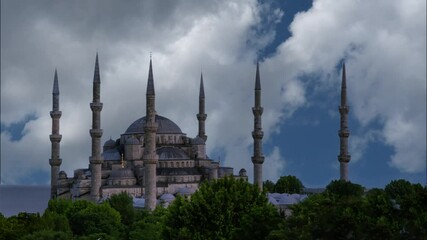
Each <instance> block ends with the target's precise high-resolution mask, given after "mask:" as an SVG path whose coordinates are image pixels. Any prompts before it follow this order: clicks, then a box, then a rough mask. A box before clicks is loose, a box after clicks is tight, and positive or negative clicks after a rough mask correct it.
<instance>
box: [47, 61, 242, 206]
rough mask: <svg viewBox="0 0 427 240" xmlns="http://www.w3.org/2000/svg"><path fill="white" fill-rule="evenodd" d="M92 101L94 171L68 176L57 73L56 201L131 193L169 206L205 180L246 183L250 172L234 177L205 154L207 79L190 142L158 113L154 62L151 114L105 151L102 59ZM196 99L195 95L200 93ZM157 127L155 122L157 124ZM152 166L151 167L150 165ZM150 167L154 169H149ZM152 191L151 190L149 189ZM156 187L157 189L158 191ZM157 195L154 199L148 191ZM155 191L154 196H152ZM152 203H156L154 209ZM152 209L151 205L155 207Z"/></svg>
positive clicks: (53, 194)
mask: <svg viewBox="0 0 427 240" xmlns="http://www.w3.org/2000/svg"><path fill="white" fill-rule="evenodd" d="M93 82H94V90H93V94H94V96H93V102H92V103H91V104H90V106H91V109H92V112H93V118H92V129H91V130H90V135H91V137H92V156H91V157H90V158H89V163H90V164H89V168H81V169H76V170H75V171H74V175H73V176H71V177H68V176H67V174H66V173H65V172H64V171H59V166H60V164H61V162H62V159H61V158H60V157H59V142H60V140H61V137H62V136H61V135H60V134H59V118H60V117H61V111H59V87H58V85H59V84H58V75H57V72H56V71H55V77H54V87H53V110H52V112H51V116H52V135H50V139H51V142H52V158H51V159H50V164H51V166H52V168H51V169H52V172H51V174H52V178H51V197H52V198H54V197H61V198H68V199H88V200H92V201H100V200H102V199H105V198H108V197H109V196H111V195H113V194H117V193H121V192H126V193H128V194H129V195H131V196H133V197H135V198H144V199H145V200H144V202H145V203H147V201H149V200H147V197H148V198H151V200H153V198H154V197H155V199H154V200H155V202H156V201H157V202H158V201H159V200H162V199H163V201H165V199H166V201H168V200H170V199H172V197H171V196H173V195H189V194H191V193H193V192H194V191H195V190H196V189H197V188H198V187H199V185H200V183H201V182H203V181H205V180H212V179H217V178H223V177H226V176H233V177H235V178H242V179H245V180H247V175H246V170H245V169H241V170H240V171H239V173H238V174H237V175H234V173H233V168H231V167H223V166H220V164H219V162H218V161H215V160H213V159H211V158H209V156H207V154H206V140H207V136H206V134H205V120H206V118H207V114H205V93H204V86H203V75H201V79H200V91H199V113H198V114H197V119H198V121H199V126H198V135H197V136H195V137H189V136H187V135H186V134H185V133H183V132H182V130H181V128H180V127H179V126H178V125H177V124H175V123H174V122H173V121H172V120H170V119H168V118H166V117H164V116H161V115H158V114H156V111H155V108H154V106H155V104H154V102H155V93H154V77H153V69H152V62H151V59H150V66H149V76H148V83H147V102H146V107H147V115H146V116H143V117H141V118H139V119H137V120H136V121H135V122H133V123H132V124H131V125H130V126H129V127H128V128H127V129H126V131H125V132H124V133H123V134H121V135H120V137H119V138H117V139H115V140H113V139H111V138H110V139H109V140H108V141H106V142H105V143H104V145H103V148H102V151H101V136H102V133H103V131H102V129H100V122H101V121H100V118H101V117H100V112H101V110H102V103H101V102H100V95H101V94H100V85H101V84H100V83H101V81H100V73H99V64H98V55H97V56H96V62H95V74H94V81H93ZM195 95H196V94H195ZM153 122H154V123H153ZM150 164H151V165H150ZM150 166H155V167H154V168H153V167H150ZM150 186H151V187H150ZM153 186H154V187H153ZM149 188H151V189H152V190H154V195H153V196H147V195H150V193H149V192H148V190H146V189H149ZM152 192H153V191H152ZM152 204H153V203H151V205H152ZM150 208H152V206H151V207H150Z"/></svg>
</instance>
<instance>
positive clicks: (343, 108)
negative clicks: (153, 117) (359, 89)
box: [338, 105, 350, 114]
mask: <svg viewBox="0 0 427 240" xmlns="http://www.w3.org/2000/svg"><path fill="white" fill-rule="evenodd" d="M338 110H339V111H340V113H341V114H347V113H348V112H349V111H350V107H349V106H347V105H345V106H339V107H338Z"/></svg>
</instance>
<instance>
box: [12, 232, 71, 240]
mask: <svg viewBox="0 0 427 240" xmlns="http://www.w3.org/2000/svg"><path fill="white" fill-rule="evenodd" d="M72 238H73V237H72V234H71V233H69V232H58V231H52V230H41V231H37V232H34V233H32V234H29V235H26V236H25V237H23V238H20V239H21V240H70V239H72Z"/></svg>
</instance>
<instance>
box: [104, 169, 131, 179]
mask: <svg viewBox="0 0 427 240" xmlns="http://www.w3.org/2000/svg"><path fill="white" fill-rule="evenodd" d="M109 179H135V175H134V174H133V171H132V170H131V169H129V168H118V169H114V170H113V171H111V173H110V177H109Z"/></svg>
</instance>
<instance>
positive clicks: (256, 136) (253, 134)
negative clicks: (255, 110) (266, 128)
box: [252, 130, 264, 139]
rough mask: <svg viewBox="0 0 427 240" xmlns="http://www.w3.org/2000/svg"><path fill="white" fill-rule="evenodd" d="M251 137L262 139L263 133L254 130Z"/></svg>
mask: <svg viewBox="0 0 427 240" xmlns="http://www.w3.org/2000/svg"><path fill="white" fill-rule="evenodd" d="M252 137H253V138H254V139H262V138H263V137H264V132H263V131H261V130H255V131H253V132H252Z"/></svg>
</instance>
